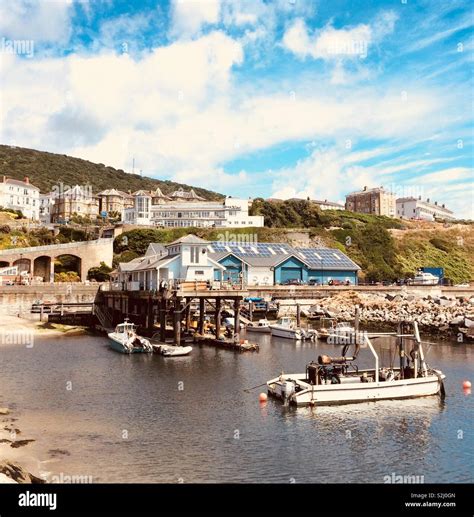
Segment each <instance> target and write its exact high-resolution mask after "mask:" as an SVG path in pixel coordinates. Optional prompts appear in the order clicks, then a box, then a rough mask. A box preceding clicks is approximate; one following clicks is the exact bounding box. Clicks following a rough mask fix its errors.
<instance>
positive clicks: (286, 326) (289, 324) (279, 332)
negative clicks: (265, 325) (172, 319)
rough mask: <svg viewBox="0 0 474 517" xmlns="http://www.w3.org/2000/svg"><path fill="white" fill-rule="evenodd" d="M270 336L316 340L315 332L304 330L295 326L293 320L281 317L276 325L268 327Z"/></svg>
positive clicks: (289, 317)
mask: <svg viewBox="0 0 474 517" xmlns="http://www.w3.org/2000/svg"><path fill="white" fill-rule="evenodd" d="M269 327H270V332H271V334H272V336H276V337H284V338H287V339H296V340H298V341H300V340H303V339H316V337H317V332H316V331H315V330H305V329H302V328H300V327H298V326H297V324H296V320H295V318H292V317H291V316H283V317H282V318H279V319H278V321H277V322H276V323H273V324H271V325H269Z"/></svg>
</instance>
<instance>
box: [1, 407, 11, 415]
mask: <svg viewBox="0 0 474 517" xmlns="http://www.w3.org/2000/svg"><path fill="white" fill-rule="evenodd" d="M8 414H10V410H9V409H8V408H7V407H0V415H8Z"/></svg>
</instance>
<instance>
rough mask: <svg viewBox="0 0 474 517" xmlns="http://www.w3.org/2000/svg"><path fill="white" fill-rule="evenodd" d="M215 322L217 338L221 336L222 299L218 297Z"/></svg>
mask: <svg viewBox="0 0 474 517" xmlns="http://www.w3.org/2000/svg"><path fill="white" fill-rule="evenodd" d="M214 322H215V325H216V338H217V339H219V336H220V333H221V299H220V298H216V311H215V317H214Z"/></svg>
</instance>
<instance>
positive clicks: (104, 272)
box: [87, 262, 112, 282]
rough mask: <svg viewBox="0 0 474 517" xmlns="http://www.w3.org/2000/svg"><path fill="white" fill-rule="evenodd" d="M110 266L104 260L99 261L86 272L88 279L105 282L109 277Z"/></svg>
mask: <svg viewBox="0 0 474 517" xmlns="http://www.w3.org/2000/svg"><path fill="white" fill-rule="evenodd" d="M111 271H112V268H111V267H109V266H108V265H107V264H106V263H105V262H101V263H100V266H99V267H91V268H90V269H89V272H88V273H87V278H88V279H89V280H97V282H106V281H107V280H109V278H110V272H111Z"/></svg>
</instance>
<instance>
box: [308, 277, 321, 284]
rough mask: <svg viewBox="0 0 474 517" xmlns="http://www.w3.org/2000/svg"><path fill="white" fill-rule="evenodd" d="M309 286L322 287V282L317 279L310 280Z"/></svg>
mask: <svg viewBox="0 0 474 517" xmlns="http://www.w3.org/2000/svg"><path fill="white" fill-rule="evenodd" d="M308 285H321V282H320V281H319V280H318V279H317V278H310V279H309V280H308Z"/></svg>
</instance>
